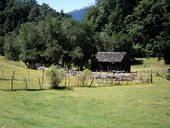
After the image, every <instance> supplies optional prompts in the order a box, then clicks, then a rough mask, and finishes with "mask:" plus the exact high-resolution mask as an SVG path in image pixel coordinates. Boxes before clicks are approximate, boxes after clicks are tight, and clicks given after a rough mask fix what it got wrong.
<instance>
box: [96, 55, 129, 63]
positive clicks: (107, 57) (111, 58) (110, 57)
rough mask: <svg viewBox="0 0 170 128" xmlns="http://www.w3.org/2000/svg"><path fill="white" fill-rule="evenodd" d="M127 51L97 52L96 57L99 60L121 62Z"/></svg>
mask: <svg viewBox="0 0 170 128" xmlns="http://www.w3.org/2000/svg"><path fill="white" fill-rule="evenodd" d="M126 54H127V53H126V52H97V54H96V59H97V61H98V62H111V63H115V62H121V61H122V60H123V59H124V57H125V55H126Z"/></svg>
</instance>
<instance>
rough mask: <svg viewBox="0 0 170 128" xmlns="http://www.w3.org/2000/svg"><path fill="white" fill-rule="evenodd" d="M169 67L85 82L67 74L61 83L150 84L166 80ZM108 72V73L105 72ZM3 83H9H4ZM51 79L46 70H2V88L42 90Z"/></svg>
mask: <svg viewBox="0 0 170 128" xmlns="http://www.w3.org/2000/svg"><path fill="white" fill-rule="evenodd" d="M166 72H167V69H156V70H139V71H133V72H131V73H130V75H131V76H133V79H117V78H115V77H112V78H108V77H105V78H100V79H97V78H95V77H91V78H86V81H85V83H84V84H82V81H81V80H80V78H79V75H78V74H76V75H73V76H70V75H67V77H65V78H64V79H63V81H62V82H61V83H60V86H67V87H79V86H90V87H92V86H96V87H101V86H114V85H132V84H149V83H152V82H156V81H158V80H165V78H164V76H165V73H166ZM104 74H107V73H104ZM3 83H7V84H4V85H8V87H7V86H4V85H3ZM49 87H50V85H49V81H48V80H47V79H46V78H45V75H44V71H39V73H38V75H37V74H36V76H35V75H32V72H30V71H28V72H23V73H18V72H17V71H11V72H7V73H6V72H5V70H1V71H0V90H34V89H35V90H41V89H47V88H49Z"/></svg>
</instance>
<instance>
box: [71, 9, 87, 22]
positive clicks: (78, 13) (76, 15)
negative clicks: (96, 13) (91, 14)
mask: <svg viewBox="0 0 170 128" xmlns="http://www.w3.org/2000/svg"><path fill="white" fill-rule="evenodd" d="M86 12H87V8H82V9H80V10H73V11H71V12H69V13H68V14H70V15H72V18H73V19H74V20H77V21H82V20H83V18H84V16H85V14H86Z"/></svg>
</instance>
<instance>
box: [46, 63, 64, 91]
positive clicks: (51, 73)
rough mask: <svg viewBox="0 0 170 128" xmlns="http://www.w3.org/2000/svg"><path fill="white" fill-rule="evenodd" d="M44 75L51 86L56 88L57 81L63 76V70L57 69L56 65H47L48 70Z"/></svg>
mask: <svg viewBox="0 0 170 128" xmlns="http://www.w3.org/2000/svg"><path fill="white" fill-rule="evenodd" d="M46 76H47V77H48V78H49V80H50V84H51V88H52V89H57V88H58V86H59V83H60V82H61V81H62V80H63V78H64V77H65V72H64V70H62V69H58V68H57V67H56V66H54V65H53V66H51V67H49V70H47V71H46Z"/></svg>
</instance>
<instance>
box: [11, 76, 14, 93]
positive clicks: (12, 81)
mask: <svg viewBox="0 0 170 128" xmlns="http://www.w3.org/2000/svg"><path fill="white" fill-rule="evenodd" d="M13 84H14V76H12V77H11V91H13Z"/></svg>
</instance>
